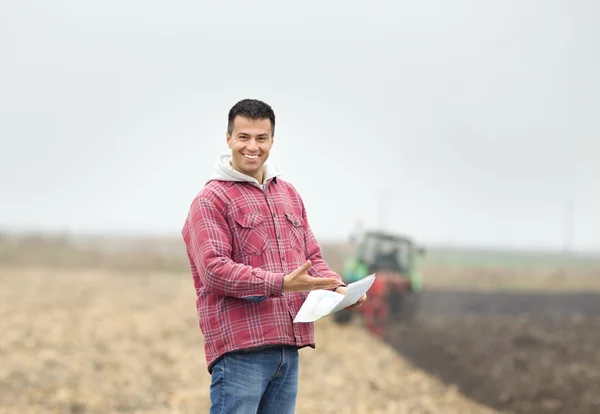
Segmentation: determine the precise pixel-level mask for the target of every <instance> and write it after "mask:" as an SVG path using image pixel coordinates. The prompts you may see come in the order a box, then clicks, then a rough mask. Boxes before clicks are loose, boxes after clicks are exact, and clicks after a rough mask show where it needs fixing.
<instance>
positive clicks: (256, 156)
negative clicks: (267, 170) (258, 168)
mask: <svg viewBox="0 0 600 414" xmlns="http://www.w3.org/2000/svg"><path fill="white" fill-rule="evenodd" d="M243 155H244V157H246V158H248V159H251V160H255V159H257V158H258V155H246V154H243Z"/></svg>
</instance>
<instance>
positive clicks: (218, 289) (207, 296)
mask: <svg viewBox="0 0 600 414" xmlns="http://www.w3.org/2000/svg"><path fill="white" fill-rule="evenodd" d="M182 235H183V238H184V241H185V244H186V248H187V254H188V258H189V261H190V266H191V271H192V276H193V280H194V286H195V288H196V296H197V299H196V307H197V309H198V318H199V325H200V329H201V330H202V333H203V335H204V347H205V353H206V362H207V365H208V371H209V372H212V365H213V364H214V362H216V360H217V359H218V358H219V357H220V356H221V355H223V354H225V353H227V352H231V351H236V350H242V349H249V348H257V347H263V346H269V345H292V346H298V347H304V346H311V347H312V348H314V347H315V340H314V327H313V323H293V319H294V317H295V316H296V313H297V312H298V310H299V309H300V306H302V303H303V302H304V300H305V299H306V296H307V295H308V292H297V293H296V292H294V293H292V292H285V293H282V288H283V276H284V275H285V274H287V273H290V272H291V271H293V270H294V269H296V268H298V267H299V266H301V265H303V264H304V263H305V262H306V260H307V259H309V260H311V262H312V267H311V268H310V269H309V271H308V273H309V274H310V275H311V276H315V277H336V278H338V279H340V285H342V284H343V282H342V281H341V278H340V277H339V275H337V274H336V273H334V272H333V271H332V270H331V269H329V267H328V266H327V265H326V263H325V262H324V260H323V257H322V254H321V249H320V247H319V245H318V244H317V241H316V240H315V237H314V235H313V233H312V231H311V229H310V226H309V224H308V220H307V218H306V211H305V209H304V204H303V202H302V199H301V198H300V195H299V194H298V193H297V191H296V189H295V188H294V187H293V186H292V185H291V184H289V183H287V182H285V181H283V180H281V179H278V178H272V179H271V180H269V181H267V185H266V190H265V191H264V192H263V190H262V189H260V188H259V187H257V186H256V185H253V184H252V183H249V182H231V181H211V182H210V183H208V184H207V185H206V186H205V187H204V189H203V190H202V191H201V192H200V193H199V194H198V195H197V196H196V197H195V198H194V200H193V202H192V205H191V208H190V211H189V214H188V217H187V220H186V222H185V225H184V227H183V230H182Z"/></svg>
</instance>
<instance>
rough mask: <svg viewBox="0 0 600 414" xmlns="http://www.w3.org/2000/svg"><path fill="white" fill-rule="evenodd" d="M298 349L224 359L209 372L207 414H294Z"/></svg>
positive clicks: (270, 349) (271, 350)
mask: <svg viewBox="0 0 600 414" xmlns="http://www.w3.org/2000/svg"><path fill="white" fill-rule="evenodd" d="M297 394H298V348H295V347H276V348H266V349H261V350H255V351H243V352H234V353H230V354H226V355H224V356H223V357H222V358H221V359H220V360H218V361H217V362H216V363H215V365H214V366H213V369H212V384H211V386H210V401H211V406H210V414H294V411H295V409H296V395H297Z"/></svg>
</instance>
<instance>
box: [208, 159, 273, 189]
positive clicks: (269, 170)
mask: <svg viewBox="0 0 600 414" xmlns="http://www.w3.org/2000/svg"><path fill="white" fill-rule="evenodd" d="M264 169H265V176H264V178H263V183H262V185H261V184H259V183H258V181H257V180H256V178H253V177H250V176H249V175H246V174H243V173H241V172H239V171H236V170H234V169H233V167H232V166H231V154H224V155H221V156H220V157H219V159H218V160H217V162H216V164H215V166H214V168H213V172H212V173H211V175H210V177H209V179H208V180H207V181H206V184H208V183H210V182H211V181H237V182H247V183H252V184H254V185H256V186H257V187H259V188H261V189H262V190H263V191H264V190H265V188H266V184H267V181H268V180H270V179H271V178H274V177H278V176H280V175H281V173H280V172H279V171H278V170H277V169H276V168H275V167H273V166H272V165H269V164H268V163H265V165H264Z"/></svg>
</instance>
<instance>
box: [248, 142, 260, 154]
mask: <svg viewBox="0 0 600 414" xmlns="http://www.w3.org/2000/svg"><path fill="white" fill-rule="evenodd" d="M247 148H248V151H250V152H254V151H256V150H258V145H257V144H256V140H255V139H251V140H250V141H249V142H248V147H247Z"/></svg>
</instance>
